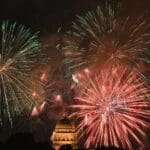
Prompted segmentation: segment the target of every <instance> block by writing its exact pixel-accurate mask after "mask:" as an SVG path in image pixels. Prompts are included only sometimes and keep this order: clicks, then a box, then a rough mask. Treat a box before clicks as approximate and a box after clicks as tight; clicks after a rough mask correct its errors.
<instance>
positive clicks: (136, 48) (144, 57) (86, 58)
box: [63, 1, 150, 70]
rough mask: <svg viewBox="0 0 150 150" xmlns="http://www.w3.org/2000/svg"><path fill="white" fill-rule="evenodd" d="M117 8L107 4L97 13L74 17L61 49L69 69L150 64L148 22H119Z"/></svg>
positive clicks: (118, 5) (128, 20)
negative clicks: (139, 63) (105, 65)
mask: <svg viewBox="0 0 150 150" xmlns="http://www.w3.org/2000/svg"><path fill="white" fill-rule="evenodd" d="M113 2H114V1H113ZM120 8H121V5H120V2H119V1H116V4H114V3H113V4H112V3H111V2H110V1H106V3H105V4H103V5H102V6H101V7H100V6H98V7H97V9H96V10H94V11H89V12H87V14H85V16H78V17H77V20H76V21H75V22H74V23H73V25H72V28H71V31H69V32H68V33H67V34H66V36H67V37H68V40H66V42H65V47H64V48H63V49H64V55H65V58H66V59H65V63H66V64H68V66H69V70H74V69H77V68H83V67H87V66H88V67H89V66H90V65H94V66H95V65H97V66H100V65H101V66H103V65H104V64H108V65H120V64H122V63H123V64H125V63H126V64H130V65H131V64H136V63H137V61H139V62H140V61H143V62H144V63H145V62H147V63H149V62H150V60H149V58H150V57H149V52H148V51H149V50H148V49H149V44H150V34H149V27H150V24H149V22H148V21H146V20H145V19H144V17H139V18H137V20H136V21H133V20H132V19H131V18H130V17H128V18H121V19H120V16H119V9H120ZM145 53H146V54H145ZM101 68H102V67H101Z"/></svg>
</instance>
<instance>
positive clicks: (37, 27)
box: [0, 0, 150, 140]
mask: <svg viewBox="0 0 150 150" xmlns="http://www.w3.org/2000/svg"><path fill="white" fill-rule="evenodd" d="M100 1H103V0H0V20H1V21H3V20H11V21H13V22H18V23H19V24H24V25H26V26H27V27H29V28H30V29H31V30H33V31H40V33H41V35H42V36H47V35H51V34H53V33H55V32H57V30H58V28H59V27H62V31H64V32H66V31H67V30H68V29H69V28H70V27H71V24H72V21H74V19H75V16H76V15H77V14H80V15H82V14H84V13H85V12H86V11H87V10H91V9H93V8H95V7H96V6H97V5H98V4H99V2H100ZM143 13H145V14H146V15H147V17H148V16H149V13H150V0H124V3H123V9H122V12H121V15H122V17H126V16H128V15H130V16H132V17H135V16H139V15H142V14H143ZM43 118H44V123H43V124H38V125H39V128H38V127H37V128H38V129H39V130H41V127H42V131H39V133H40V132H45V133H44V134H45V137H41V136H40V137H39V139H40V140H41V139H42V138H43V139H44V140H45V139H46V138H47V136H48V135H49V134H50V132H51V130H52V129H53V128H54V124H53V123H52V122H53V121H54V118H49V117H47V116H46V117H45V116H44V117H43ZM46 118H48V120H47V119H46ZM51 119H52V120H51ZM24 121H28V120H24V119H23V122H24ZM36 121H38V120H36ZM33 126H34V125H33ZM20 128H21V129H18V128H17V129H18V130H22V129H23V128H24V129H25V128H26V126H24V125H21V127H20ZM43 129H44V130H43ZM15 130H16V129H15ZM33 130H34V129H33ZM35 130H36V131H37V129H35ZM48 130H49V132H48ZM36 131H35V132H36ZM44 134H43V136H44ZM36 136H39V135H38V132H37V135H36Z"/></svg>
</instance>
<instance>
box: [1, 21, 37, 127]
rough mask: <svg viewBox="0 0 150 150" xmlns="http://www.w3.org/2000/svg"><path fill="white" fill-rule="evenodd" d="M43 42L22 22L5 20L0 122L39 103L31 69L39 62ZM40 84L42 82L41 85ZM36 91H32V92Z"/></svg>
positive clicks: (2, 46) (2, 39)
mask: <svg viewBox="0 0 150 150" xmlns="http://www.w3.org/2000/svg"><path fill="white" fill-rule="evenodd" d="M39 50H40V45H39V42H38V36H37V34H34V35H32V34H31V33H30V30H28V29H26V28H25V27H24V26H23V25H17V24H16V23H14V24H10V23H9V22H3V23H2V24H1V28H0V86H1V90H0V122H1V124H3V122H5V121H4V120H5V119H7V118H8V119H9V121H10V124H11V125H12V122H13V121H12V120H13V119H12V118H13V116H14V115H18V114H20V113H22V112H24V111H26V110H31V109H32V107H33V105H35V104H37V103H38V100H37V99H36V98H34V97H35V92H33V91H34V90H35V87H37V84H38V83H39V82H36V79H35V78H34V77H31V69H32V68H33V66H34V65H35V63H36V62H37V58H36V56H37V54H38V53H39ZM38 88H39V86H38ZM32 94H33V95H32Z"/></svg>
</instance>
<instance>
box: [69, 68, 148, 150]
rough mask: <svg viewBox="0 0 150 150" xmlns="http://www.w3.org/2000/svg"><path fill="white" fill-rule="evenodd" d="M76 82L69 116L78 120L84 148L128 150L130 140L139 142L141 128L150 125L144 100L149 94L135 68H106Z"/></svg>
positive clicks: (140, 142)
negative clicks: (101, 147) (76, 85)
mask: <svg viewBox="0 0 150 150" xmlns="http://www.w3.org/2000/svg"><path fill="white" fill-rule="evenodd" d="M86 79H87V80H86ZM78 84H79V85H78V88H79V89H78V90H77V96H76V98H75V100H76V102H75V104H74V105H72V106H71V108H72V109H74V112H73V113H72V115H71V116H75V117H76V118H77V119H78V126H77V129H78V132H79V135H80V138H83V139H86V140H85V143H84V144H85V146H86V147H87V148H88V147H98V146H107V147H108V146H115V147H121V148H124V149H132V148H133V147H132V146H133V145H132V144H133V143H132V142H131V141H134V142H136V143H137V144H139V145H143V143H142V140H141V139H142V137H143V136H145V135H146V134H145V132H144V130H145V129H146V128H149V127H150V120H149V119H150V102H149V101H146V99H148V98H149V96H150V93H149V87H147V85H145V83H144V82H143V81H142V79H141V77H140V76H139V74H138V73H137V72H136V71H135V70H133V71H129V70H128V69H127V68H126V67H119V68H116V69H106V70H103V71H101V73H100V74H99V75H98V76H95V77H92V78H91V77H89V76H87V77H86V76H85V78H84V81H83V82H82V81H81V82H79V83H78ZM131 139H132V140H131Z"/></svg>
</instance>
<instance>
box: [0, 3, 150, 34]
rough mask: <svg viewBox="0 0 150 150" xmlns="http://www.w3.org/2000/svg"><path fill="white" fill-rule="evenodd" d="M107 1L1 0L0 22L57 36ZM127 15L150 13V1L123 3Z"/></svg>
mask: <svg viewBox="0 0 150 150" xmlns="http://www.w3.org/2000/svg"><path fill="white" fill-rule="evenodd" d="M100 1H104V0H0V20H6V19H7V20H8V19H11V20H13V21H17V22H19V23H22V24H25V25H27V26H29V27H31V28H32V29H34V30H42V32H43V33H44V32H47V31H49V32H55V31H56V30H57V29H58V28H59V26H63V28H64V30H66V29H67V28H68V27H69V26H70V24H71V21H73V19H74V18H75V15H76V14H81V13H82V12H83V13H84V12H86V11H87V10H90V9H92V8H94V7H95V6H96V5H97V4H98V3H99V2H100ZM123 5H124V12H123V13H124V14H128V15H136V14H138V13H141V14H142V13H143V12H144V11H149V9H150V0H124V4H123Z"/></svg>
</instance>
